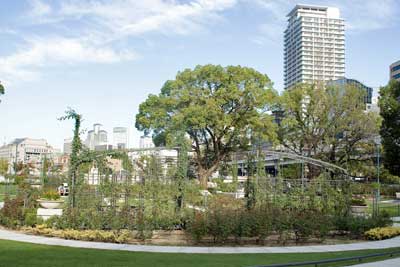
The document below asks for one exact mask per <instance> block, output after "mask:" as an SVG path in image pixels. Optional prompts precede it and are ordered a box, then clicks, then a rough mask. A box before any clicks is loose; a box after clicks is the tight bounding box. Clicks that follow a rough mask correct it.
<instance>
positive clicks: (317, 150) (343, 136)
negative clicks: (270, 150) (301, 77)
mask: <svg viewBox="0 0 400 267" xmlns="http://www.w3.org/2000/svg"><path fill="white" fill-rule="evenodd" d="M364 93H365V92H362V91H361V90H360V89H358V88H355V87H352V86H348V87H346V88H345V89H342V88H340V87H328V88H323V87H320V86H318V85H316V84H313V85H310V84H299V85H297V86H295V87H294V88H292V89H291V90H286V91H285V92H284V93H283V95H282V97H281V99H280V105H281V108H282V110H283V111H284V114H285V117H284V118H283V119H282V121H281V123H280V126H279V130H278V136H279V140H280V142H281V144H282V145H284V146H285V147H286V148H288V149H289V150H291V151H292V152H294V153H296V154H299V155H306V156H312V157H316V158H319V159H322V160H324V161H327V162H331V163H333V164H337V165H340V166H343V167H345V168H349V169H352V168H350V167H351V166H352V165H353V164H358V163H359V162H363V163H364V164H365V163H366V162H367V163H368V162H369V164H372V162H370V159H371V157H366V154H367V155H368V154H370V155H373V154H374V146H373V143H372V141H371V140H372V138H373V137H375V136H376V135H377V134H378V125H379V122H380V119H379V116H378V115H376V114H375V113H373V112H364V109H365V104H364V102H363V99H364V97H363V96H364V95H363V94H364ZM354 171H356V170H354Z"/></svg>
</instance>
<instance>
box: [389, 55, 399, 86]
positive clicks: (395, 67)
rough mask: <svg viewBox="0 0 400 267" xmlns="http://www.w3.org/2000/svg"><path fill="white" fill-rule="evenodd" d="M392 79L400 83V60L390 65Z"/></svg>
mask: <svg viewBox="0 0 400 267" xmlns="http://www.w3.org/2000/svg"><path fill="white" fill-rule="evenodd" d="M390 79H394V80H398V81H400V60H399V61H396V62H394V63H393V64H392V65H390Z"/></svg>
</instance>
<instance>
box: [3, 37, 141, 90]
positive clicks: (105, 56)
mask: <svg viewBox="0 0 400 267" xmlns="http://www.w3.org/2000/svg"><path fill="white" fill-rule="evenodd" d="M135 57H136V55H135V54H134V53H133V52H129V51H115V50H113V49H111V48H109V47H95V46H93V45H92V44H89V43H86V42H85V41H84V40H80V39H67V38H60V37H53V38H45V39H35V40H31V42H30V43H29V44H28V45H27V46H26V47H23V48H21V49H19V50H18V51H16V52H15V53H14V54H11V55H9V56H6V57H2V58H0V73H1V74H2V77H4V78H3V80H4V81H5V82H11V83H12V82H14V81H17V80H28V81H30V80H35V79H37V78H39V77H40V69H41V68H43V67H51V66H58V65H65V64H70V65H74V64H79V63H115V62H120V61H126V60H133V59H135Z"/></svg>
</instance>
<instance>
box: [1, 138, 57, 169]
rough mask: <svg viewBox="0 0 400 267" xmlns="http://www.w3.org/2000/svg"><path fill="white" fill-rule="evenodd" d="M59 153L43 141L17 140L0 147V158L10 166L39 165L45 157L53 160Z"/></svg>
mask: <svg viewBox="0 0 400 267" xmlns="http://www.w3.org/2000/svg"><path fill="white" fill-rule="evenodd" d="M59 153H60V151H59V150H58V149H54V148H53V147H52V146H50V145H49V144H48V143H47V141H46V140H45V139H32V138H17V139H15V140H13V141H12V142H11V143H9V144H7V145H4V146H2V147H0V158H3V159H6V160H7V161H8V162H9V164H10V166H12V165H13V164H14V163H23V164H28V163H30V164H33V165H34V166H35V165H40V164H41V163H42V160H43V159H44V158H45V157H46V158H48V159H53V158H54V157H56V156H58V154H59Z"/></svg>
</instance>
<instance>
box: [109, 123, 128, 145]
mask: <svg viewBox="0 0 400 267" xmlns="http://www.w3.org/2000/svg"><path fill="white" fill-rule="evenodd" d="M113 146H114V148H117V149H125V148H128V128H126V127H114V129H113Z"/></svg>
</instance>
